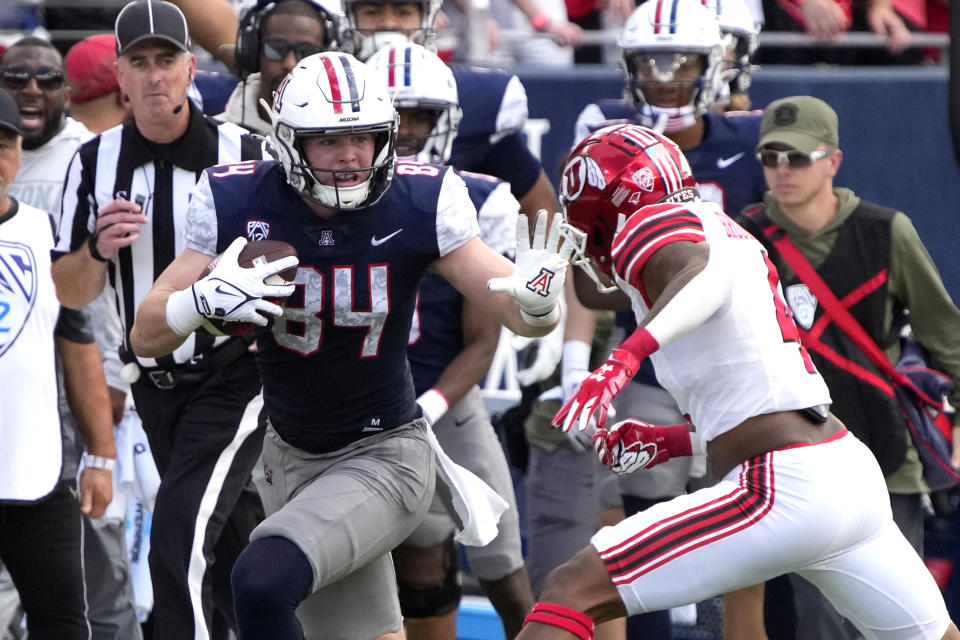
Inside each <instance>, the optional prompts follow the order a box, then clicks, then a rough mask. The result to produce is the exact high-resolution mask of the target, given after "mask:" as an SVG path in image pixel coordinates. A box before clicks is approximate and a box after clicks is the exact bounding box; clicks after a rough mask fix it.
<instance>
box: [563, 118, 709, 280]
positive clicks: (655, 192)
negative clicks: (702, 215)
mask: <svg viewBox="0 0 960 640" xmlns="http://www.w3.org/2000/svg"><path fill="white" fill-rule="evenodd" d="M698 199H699V196H698V194H697V190H696V181H694V179H693V172H691V171H690V164H689V163H688V162H687V159H686V157H685V156H684V155H683V153H682V152H681V151H680V148H679V147H678V146H677V145H676V144H675V143H674V142H673V141H672V140H670V139H669V138H667V137H665V136H663V135H661V134H659V133H656V132H654V131H652V130H650V129H647V128H646V127H641V126H640V125H635V124H618V125H613V126H609V127H605V128H603V129H599V130H597V131H595V132H594V133H593V134H591V135H590V136H588V137H586V138H584V139H583V140H582V141H581V142H580V144H578V145H577V147H576V148H575V149H574V150H573V151H572V152H571V153H570V157H569V159H568V160H567V164H566V166H565V167H564V169H563V176H562V179H561V183H560V203H561V205H562V208H563V214H564V224H562V225H561V230H562V232H563V235H564V242H572V243H573V245H574V254H573V260H572V263H573V264H575V265H577V266H579V267H580V268H582V269H583V270H584V271H585V272H586V273H587V275H589V276H590V278H591V279H592V280H593V281H594V282H596V283H597V288H598V289H599V290H600V291H603V292H605V293H607V292H610V291H614V290H616V287H610V286H605V285H603V284H602V282H601V280H600V278H599V276H598V275H597V273H596V271H595V269H594V265H596V266H597V267H599V268H600V271H602V272H603V273H605V274H607V275H608V276H609V275H610V273H611V259H610V247H611V245H612V244H613V236H614V234H615V233H616V232H617V229H618V228H619V225H620V216H624V220H625V219H626V218H629V217H630V216H632V215H635V214H636V213H637V212H639V211H640V210H641V209H642V208H643V207H646V206H647V205H651V204H657V203H658V202H688V201H691V200H698Z"/></svg>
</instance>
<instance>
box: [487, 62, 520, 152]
mask: <svg viewBox="0 0 960 640" xmlns="http://www.w3.org/2000/svg"><path fill="white" fill-rule="evenodd" d="M528 115H529V112H528V110H527V91H526V89H524V88H523V84H521V82H520V78H518V77H517V76H510V80H509V81H508V82H507V87H506V89H504V90H503V100H502V101H501V102H500V109H499V111H497V123H496V130H495V131H494V132H493V134H492V135H491V136H490V144H496V143H497V142H499V141H500V140H502V139H503V138H505V137H507V136H508V135H510V134H511V133H514V132H515V131H520V130H521V129H523V125H524V123H525V122H526V121H527V116H528Z"/></svg>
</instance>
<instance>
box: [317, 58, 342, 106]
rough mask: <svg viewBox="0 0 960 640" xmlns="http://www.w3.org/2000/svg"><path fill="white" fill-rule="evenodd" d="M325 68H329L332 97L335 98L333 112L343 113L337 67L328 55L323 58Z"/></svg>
mask: <svg viewBox="0 0 960 640" xmlns="http://www.w3.org/2000/svg"><path fill="white" fill-rule="evenodd" d="M321 60H323V68H324V69H326V70H327V81H328V82H329V83H330V98H331V99H332V100H333V112H334V113H343V105H342V104H341V103H342V102H343V100H342V98H341V95H340V80H339V79H338V78H337V69H336V67H334V65H333V60H331V59H330V58H329V57H327V56H323V57H322V58H321Z"/></svg>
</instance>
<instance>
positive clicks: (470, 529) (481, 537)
mask: <svg viewBox="0 0 960 640" xmlns="http://www.w3.org/2000/svg"><path fill="white" fill-rule="evenodd" d="M427 440H428V441H429V442H430V446H431V447H432V448H433V452H434V454H435V455H436V456H437V462H438V467H437V475H438V478H437V479H438V481H439V482H442V483H443V484H444V485H445V486H446V488H447V489H449V491H450V496H449V497H450V498H451V501H452V507H453V510H454V513H451V514H450V515H451V516H453V519H454V521H456V523H457V528H458V529H459V531H458V532H457V534H456V535H455V536H454V540H456V541H457V542H459V543H460V544H465V545H467V546H470V547H482V546H484V545H486V544H489V543H490V541H491V540H493V539H494V538H496V537H497V523H498V522H500V516H501V515H502V514H503V512H504V511H506V510H507V508H508V507H509V506H510V505H508V504H507V501H506V500H504V499H503V498H501V497H500V496H499V495H497V493H496V492H495V491H494V490H493V489H491V488H490V487H489V486H488V485H487V483H486V482H484V481H483V480H481V479H480V478H478V477H477V476H476V475H474V474H473V473H472V472H471V471H469V470H468V469H464V468H463V467H461V466H460V465H458V464H457V463H456V462H454V461H453V460H451V459H450V457H449V456H448V455H447V454H446V453H444V451H443V449H442V448H441V447H440V443H439V442H438V441H437V436H436V435H434V433H433V429H431V428H430V427H427ZM438 490H439V491H443V487H440V486H438Z"/></svg>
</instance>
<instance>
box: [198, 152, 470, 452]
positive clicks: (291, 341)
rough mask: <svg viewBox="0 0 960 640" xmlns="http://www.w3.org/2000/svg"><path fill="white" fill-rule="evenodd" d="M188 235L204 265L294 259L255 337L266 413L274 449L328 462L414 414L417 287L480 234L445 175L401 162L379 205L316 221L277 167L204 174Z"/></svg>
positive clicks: (463, 192)
mask: <svg viewBox="0 0 960 640" xmlns="http://www.w3.org/2000/svg"><path fill="white" fill-rule="evenodd" d="M186 233H187V246H188V247H189V248H191V249H194V250H196V251H200V252H202V253H206V254H208V255H215V254H218V253H220V252H222V251H223V250H224V249H226V247H227V246H229V244H230V243H231V242H232V241H233V239H235V238H236V237H238V236H245V237H246V238H247V239H248V240H265V239H268V238H269V239H271V240H283V241H285V242H289V243H290V244H292V245H293V246H294V247H296V249H297V251H298V252H299V254H300V265H299V267H298V268H297V276H296V280H295V284H296V285H297V286H296V290H295V292H294V294H293V295H291V296H290V297H289V298H288V299H287V300H286V302H285V309H284V314H283V317H281V318H280V319H278V320H277V321H275V322H274V323H273V325H272V327H271V329H270V331H263V332H261V333H260V334H258V336H257V344H258V353H257V363H258V365H259V367H260V374H261V378H262V380H263V384H264V405H265V409H266V411H267V414H268V415H269V416H270V418H271V420H272V422H273V424H274V427H275V428H277V431H278V432H279V433H280V435H281V436H282V437H283V438H284V440H286V441H287V442H289V443H290V444H292V445H294V446H297V447H299V448H301V449H304V450H306V451H312V452H322V451H332V450H335V449H338V448H340V447H342V446H344V445H345V444H348V443H349V442H351V441H354V440H357V439H360V438H363V437H366V436H369V435H371V434H372V433H375V432H379V431H383V430H387V429H391V428H393V427H396V426H399V425H401V424H404V423H406V422H409V421H410V420H412V419H413V418H414V417H415V416H416V415H417V407H416V402H415V400H416V398H415V395H414V390H413V383H412V380H411V377H410V370H409V365H408V364H407V359H406V344H407V339H408V337H409V334H410V324H411V320H412V316H413V311H414V304H415V300H416V294H417V289H418V285H419V282H420V280H421V278H422V277H423V275H424V273H425V271H426V270H427V268H428V266H429V265H430V264H431V263H432V262H433V261H434V260H436V259H437V258H439V257H441V256H444V255H446V254H447V253H449V252H451V251H453V250H454V249H456V248H458V247H460V246H462V245H463V244H465V243H466V242H467V241H469V240H470V239H471V238H473V237H474V236H476V235H478V234H479V226H478V224H477V213H476V209H475V208H474V206H473V204H472V203H471V201H470V198H469V196H468V194H467V189H466V186H465V185H464V183H463V181H462V180H461V179H460V178H459V177H458V176H457V175H456V174H455V173H454V172H453V171H451V170H449V169H448V168H446V167H441V166H436V165H427V164H417V163H407V162H400V163H398V164H397V168H396V172H395V177H394V179H393V182H392V184H391V185H390V188H389V189H388V190H387V192H386V194H385V195H384V196H383V198H382V199H381V200H380V201H379V202H378V203H376V204H375V205H373V206H370V207H366V208H363V209H357V210H351V211H338V212H335V213H334V214H333V215H332V217H329V218H321V217H319V216H318V215H317V214H316V213H315V212H314V211H313V209H311V208H310V207H309V206H308V205H307V203H306V202H305V201H304V200H303V199H302V198H301V197H300V195H299V194H298V193H297V192H296V191H294V190H293V189H292V188H291V187H290V186H289V184H288V183H287V180H286V176H285V174H284V171H283V168H282V167H281V166H280V165H279V164H278V163H277V162H274V161H267V162H255V163H254V162H251V163H239V164H233V165H224V166H220V167H212V168H210V169H207V170H206V172H205V174H204V177H202V178H201V180H200V181H199V182H198V184H197V188H196V189H195V190H194V193H193V198H192V200H191V204H190V209H189V211H188V214H187V231H186Z"/></svg>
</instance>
